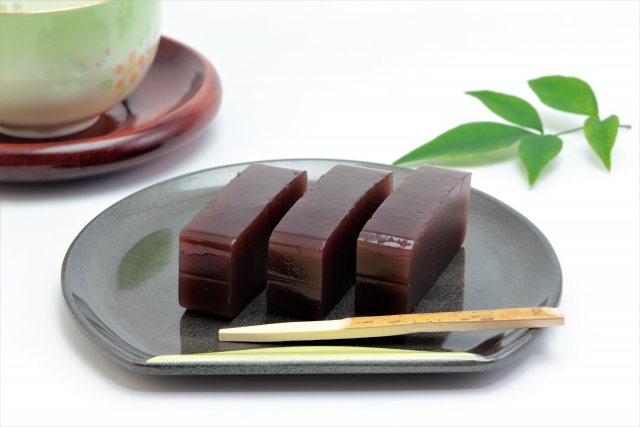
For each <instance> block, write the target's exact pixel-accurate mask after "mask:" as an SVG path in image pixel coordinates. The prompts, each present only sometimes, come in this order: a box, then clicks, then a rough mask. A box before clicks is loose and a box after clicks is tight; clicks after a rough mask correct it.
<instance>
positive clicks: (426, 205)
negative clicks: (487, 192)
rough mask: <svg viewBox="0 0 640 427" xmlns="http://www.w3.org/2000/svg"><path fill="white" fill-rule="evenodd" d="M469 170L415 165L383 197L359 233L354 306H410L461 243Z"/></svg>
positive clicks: (394, 309) (375, 309)
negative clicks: (389, 193) (460, 170)
mask: <svg viewBox="0 0 640 427" xmlns="http://www.w3.org/2000/svg"><path fill="white" fill-rule="evenodd" d="M470 182H471V174H470V173H466V172H459V171H454V170H451V169H445V168H440V167H436V166H429V165H424V166H421V167H419V168H418V169H417V170H416V171H415V172H413V173H412V174H411V176H409V178H408V179H407V180H406V181H404V182H403V183H402V184H400V186H399V187H398V188H397V189H396V190H395V191H394V192H393V194H391V196H389V198H387V200H385V202H384V203H383V204H382V205H381V206H380V208H379V209H378V210H377V211H376V212H375V214H373V216H372V218H371V219H370V220H369V221H368V222H367V224H366V225H365V226H364V228H363V230H362V232H361V233H360V236H359V237H358V250H357V254H358V255H357V258H358V259H357V279H356V292H355V310H356V312H357V313H363V314H402V313H409V312H411V311H412V310H413V309H414V308H415V306H416V305H417V304H418V302H419V301H420V300H421V299H422V297H423V296H424V295H425V293H426V292H427V291H428V290H429V289H430V288H431V286H433V284H434V283H435V282H436V280H437V279H438V277H439V276H440V274H442V272H443V271H444V269H445V268H446V267H447V265H448V264H449V262H450V261H451V260H452V259H453V257H454V255H455V254H456V252H458V250H459V249H460V247H461V245H462V242H463V241H464V238H465V234H466V230H467V216H468V206H469V194H470Z"/></svg>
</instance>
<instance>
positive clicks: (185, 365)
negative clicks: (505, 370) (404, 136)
mask: <svg viewBox="0 0 640 427" xmlns="http://www.w3.org/2000/svg"><path fill="white" fill-rule="evenodd" d="M315 161H327V162H337V163H342V162H344V163H347V164H356V165H367V166H368V167H376V166H377V167H380V166H384V167H386V168H392V169H398V170H403V171H407V170H413V169H412V168H405V167H400V166H396V165H387V164H382V163H372V162H365V161H358V160H346V159H330V158H292V159H272V160H260V161H255V162H241V163H234V164H229V165H221V166H216V167H212V168H207V169H202V170H198V171H194V172H190V173H187V174H184V175H180V176H177V177H174V178H170V179H167V180H164V181H161V182H158V183H156V184H153V185H150V186H148V187H145V188H143V189H141V190H138V191H136V192H134V193H132V194H130V195H129V196H127V197H124V198H122V199H120V200H119V201H117V202H116V203H114V204H112V205H111V206H109V207H107V208H106V209H104V210H103V211H102V212H100V213H99V214H98V215H96V216H95V217H94V218H93V219H92V220H91V221H90V222H89V223H87V224H86V225H85V226H84V227H83V228H82V230H81V231H80V232H79V233H78V235H77V236H76V237H75V238H74V240H73V241H72V242H71V244H70V245H69V248H68V249H67V252H66V253H65V257H64V260H63V263H62V269H61V290H62V294H63V299H64V302H65V307H66V309H67V312H68V313H69V316H70V317H71V319H72V321H73V323H74V324H75V325H76V327H77V328H78V329H79V330H80V332H81V333H82V335H83V336H84V337H85V338H87V339H88V340H89V342H91V344H93V345H94V346H95V347H96V348H97V349H98V350H100V352H102V353H103V354H105V355H106V356H107V357H109V359H111V360H112V361H114V362H115V363H117V364H118V365H120V366H123V367H125V368H127V369H129V370H131V371H133V372H136V373H142V374H162V375H187V374H208V375H220V374H223V375H225V374H283V373H285V372H282V370H281V368H282V365H283V363H284V364H285V365H286V366H290V367H300V368H304V369H303V370H302V371H297V370H294V371H292V372H290V373H292V374H296V373H298V374H299V373H302V374H322V373H435V372H481V371H492V370H495V369H498V368H500V367H502V366H504V365H506V364H507V363H509V362H511V361H512V360H514V359H515V358H517V357H518V356H519V355H520V354H521V353H522V352H523V351H524V350H525V349H526V348H527V347H528V346H530V345H531V344H533V342H535V341H536V340H537V339H539V338H540V336H542V334H543V333H544V332H545V331H546V329H547V328H540V329H527V330H526V331H525V332H524V333H523V334H522V335H521V336H519V337H518V338H517V339H515V341H514V342H512V343H510V344H509V345H507V346H505V347H503V348H501V349H500V350H498V351H497V352H495V353H492V354H490V355H488V356H480V355H476V356H477V357H475V358H458V359H456V358H451V360H450V361H449V362H448V363H442V359H438V358H433V359H428V358H424V357H419V358H415V359H411V358H408V359H403V358H396V359H393V358H389V359H386V360H384V361H382V360H381V361H380V362H382V363H373V364H372V363H370V362H371V361H370V360H369V363H367V362H366V361H365V363H364V364H363V363H362V361H363V359H358V358H353V359H344V360H340V361H339V363H337V364H335V363H332V364H329V365H327V364H325V363H318V361H311V362H308V361H305V360H303V359H300V358H298V359H296V358H293V357H291V358H290V357H287V358H282V359H275V361H274V360H268V359H266V358H264V357H255V358H251V359H250V362H253V363H246V364H243V366H242V369H240V370H237V369H236V370H233V372H230V371H229V369H228V368H229V366H227V365H226V364H225V363H220V362H216V361H213V360H211V359H209V360H203V361H201V362H199V363H198V362H191V361H181V360H178V359H173V360H168V361H166V362H164V363H149V361H150V360H151V359H152V358H153V357H159V356H153V357H151V358H148V359H143V358H140V359H136V358H135V357H131V356H130V355H128V354H125V353H124V352H121V351H119V349H118V348H115V347H114V346H112V345H111V344H110V343H109V342H107V341H106V340H104V338H103V337H102V335H101V334H100V333H99V332H98V331H97V330H96V329H95V328H94V327H93V326H92V325H91V324H90V323H89V321H88V320H87V319H86V317H85V316H84V315H83V314H82V313H81V312H80V310H79V308H78V307H77V305H76V302H75V300H74V298H73V292H72V291H71V289H70V288H69V285H68V284H67V283H66V282H65V273H66V270H67V266H68V263H69V258H70V254H71V252H72V250H73V248H74V247H75V245H76V243H77V242H78V240H79V239H81V238H82V236H83V235H84V233H85V232H86V231H87V229H88V228H89V227H91V226H92V224H93V223H94V222H96V221H98V220H100V218H101V217H102V216H103V215H105V214H106V213H108V212H109V211H111V210H112V209H115V208H116V207H118V206H119V205H120V204H122V203H125V202H127V201H128V200H130V199H133V198H136V197H137V196H138V195H140V194H141V193H144V192H147V191H150V190H151V189H158V188H160V187H163V186H169V185H171V184H172V183H174V182H176V181H180V180H185V179H188V178H190V177H193V176H195V175H200V174H204V173H208V172H212V171H215V170H217V169H226V168H232V167H241V166H249V165H250V164H252V163H267V164H269V163H279V162H315ZM471 192H472V193H475V194H476V195H477V196H480V197H483V198H486V199H488V200H489V201H490V202H492V203H494V204H496V205H498V206H500V207H501V208H503V209H505V210H506V211H508V212H509V213H510V214H512V215H514V216H515V217H516V218H518V220H519V221H521V222H522V223H523V224H524V225H525V226H527V227H528V228H529V229H530V230H531V231H532V232H533V233H534V234H535V235H536V236H537V237H538V239H539V242H540V243H541V244H542V245H543V246H544V248H545V251H546V253H548V254H549V255H551V261H552V262H553V264H555V265H556V266H557V268H558V273H559V278H558V279H559V283H558V295H557V298H555V300H550V301H547V305H548V306H549V307H558V306H559V304H560V301H561V299H562V292H563V275H562V268H561V265H560V261H559V259H558V256H557V254H556V252H555V250H554V249H553V246H552V245H551V243H550V242H549V240H548V239H547V238H546V236H545V235H544V234H543V233H542V231H540V229H539V228H538V227H537V226H536V225H535V224H533V223H532V222H531V221H530V220H529V219H527V218H526V217H525V216H524V215H522V214H521V213H520V212H518V211H517V210H515V209H513V208H512V207H510V206H509V205H507V204H506V203H504V202H502V201H500V200H499V199H496V198H495V197H493V196H491V195H489V194H487V193H485V192H483V191H480V190H478V189H476V188H473V187H472V188H471ZM278 348H280V347H278ZM220 353H225V352H217V353H214V354H220ZM163 356H164V355H163ZM167 356H170V355H167ZM436 360H437V361H438V362H439V363H438V364H434V363H433V362H434V361H436ZM430 361H431V362H432V363H429V362H430ZM236 367H237V366H236Z"/></svg>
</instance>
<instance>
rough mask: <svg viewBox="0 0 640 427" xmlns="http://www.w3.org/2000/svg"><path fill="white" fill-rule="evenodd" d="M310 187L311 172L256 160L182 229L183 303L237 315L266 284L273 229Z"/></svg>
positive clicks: (180, 292)
mask: <svg viewBox="0 0 640 427" xmlns="http://www.w3.org/2000/svg"><path fill="white" fill-rule="evenodd" d="M306 188H307V173H306V172H303V171H296V170H291V169H284V168H278V167H274V166H267V165H261V164H253V165H251V166H249V167H248V168H246V169H245V170H244V171H243V172H242V173H240V174H239V175H238V176H237V177H235V178H234V179H233V180H231V182H230V183H229V184H228V185H227V186H225V187H224V188H223V189H222V190H221V191H220V192H219V193H218V194H217V195H216V196H215V197H214V198H213V200H211V202H209V203H208V204H207V205H206V206H205V207H204V208H202V210H201V211H200V212H198V214H197V215H196V216H195V217H194V218H193V219H192V220H191V221H190V222H189V223H188V224H187V225H186V226H185V227H184V228H183V229H182V231H181V233H180V259H179V264H180V284H179V291H178V296H179V302H180V305H181V306H182V307H185V308H188V309H191V310H198V311H205V312H209V313H215V314H218V315H221V316H225V317H233V316H235V315H237V314H238V313H240V311H242V309H243V308H244V307H246V306H247V304H249V302H251V300H252V299H253V298H255V297H256V296H257V295H258V294H259V293H260V292H261V291H262V290H263V289H264V288H265V285H266V281H267V248H268V245H269V236H270V235H271V231H272V230H273V229H274V227H275V226H276V225H277V224H278V222H279V221H280V219H281V218H282V217H283V216H284V214H286V213H287V211H288V210H289V209H290V208H291V206H293V204H294V203H295V202H296V201H297V200H298V199H299V198H300V197H302V195H303V194H304V192H305V190H306Z"/></svg>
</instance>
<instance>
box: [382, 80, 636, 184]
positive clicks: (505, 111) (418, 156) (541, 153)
mask: <svg viewBox="0 0 640 427" xmlns="http://www.w3.org/2000/svg"><path fill="white" fill-rule="evenodd" d="M529 87H530V88H531V89H532V90H533V91H534V92H535V94H536V95H537V96H538V98H539V99H540V101H542V103H543V104H545V105H547V106H549V107H551V108H554V109H556V110H560V111H564V112H567V113H573V114H580V115H585V116H587V118H586V120H585V122H584V126H583V127H580V128H577V129H570V130H567V131H564V132H559V133H557V134H555V135H545V133H544V128H543V126H542V121H541V120H540V115H539V114H538V112H537V111H536V109H535V108H534V107H533V106H532V105H531V104H529V103H528V102H527V101H525V100H524V99H521V98H518V97H517V96H513V95H507V94H504V93H499V92H492V91H488V90H483V91H477V92H467V94H468V95H471V96H473V97H475V98H477V99H479V100H480V101H481V102H482V103H483V104H484V105H485V106H486V107H487V108H488V109H489V110H491V111H492V112H494V113H495V114H497V115H498V116H500V117H502V118H503V119H505V120H507V121H509V122H511V123H514V124H516V125H519V126H521V127H519V126H511V125H506V124H503V123H494V122H475V123H467V124H464V125H461V126H458V127H456V128H453V129H451V130H449V131H447V132H445V133H443V134H442V135H440V136H437V137H436V138H435V139H433V140H431V141H429V142H427V143H426V144H424V145H422V146H420V147H418V148H416V149H415V150H413V151H412V152H410V153H408V154H406V155H404V156H402V157H401V158H399V159H398V160H396V161H395V162H393V164H394V165H400V164H405V163H413V162H417V161H422V160H426V159H432V158H436V157H461V156H474V155H478V154H483V153H488V152H491V151H494V150H498V149H500V148H506V147H509V146H511V145H513V144H515V143H517V142H519V143H520V145H519V146H518V155H519V156H520V159H521V160H522V163H523V164H524V166H525V168H526V169H527V174H528V177H529V184H530V185H533V184H534V183H535V182H536V180H537V179H538V177H539V176H540V172H542V170H543V169H544V168H545V167H546V166H547V165H548V164H549V162H551V161H552V160H553V159H554V158H555V157H556V156H557V155H558V153H560V151H561V150H562V139H561V138H560V135H564V134H566V133H570V132H576V131H579V130H583V129H584V135H585V137H586V138H587V142H588V143H589V145H590V146H591V148H593V151H595V152H596V154H597V155H598V157H600V159H601V160H602V162H603V163H604V166H605V167H606V168H607V170H611V150H612V149H613V144H614V143H615V141H616V136H617V134H618V128H621V127H624V128H630V127H631V126H628V125H620V122H619V120H618V117H617V116H615V115H612V116H610V117H608V118H607V119H605V120H600V115H599V112H598V102H597V100H596V96H595V94H594V93H593V90H592V89H591V87H590V86H589V85H588V84H587V83H586V82H585V81H583V80H580V79H578V78H575V77H564V76H548V77H540V78H539V79H534V80H529ZM524 128H526V129H524ZM532 131H533V132H532Z"/></svg>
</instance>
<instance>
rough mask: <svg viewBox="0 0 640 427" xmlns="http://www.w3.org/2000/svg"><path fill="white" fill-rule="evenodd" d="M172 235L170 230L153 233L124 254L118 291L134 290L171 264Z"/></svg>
mask: <svg viewBox="0 0 640 427" xmlns="http://www.w3.org/2000/svg"><path fill="white" fill-rule="evenodd" d="M172 234H173V232H172V231H171V229H170V228H163V229H161V230H158V231H156V232H153V233H151V234H149V235H147V236H145V237H144V238H142V239H141V240H140V241H139V242H138V243H136V244H135V245H133V247H132V248H131V249H129V251H128V252H127V253H126V254H124V256H123V257H122V260H121V261H120V264H119V265H118V272H117V273H116V282H117V283H118V289H121V290H127V289H133V288H135V287H136V286H138V285H140V284H141V283H142V282H144V281H145V280H147V279H150V278H152V277H153V276H155V275H156V274H158V273H159V272H160V271H161V270H162V269H163V268H165V267H166V266H167V265H168V264H169V261H170V260H171V253H172V251H173V242H172Z"/></svg>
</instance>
